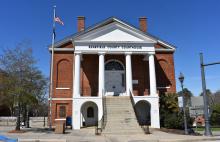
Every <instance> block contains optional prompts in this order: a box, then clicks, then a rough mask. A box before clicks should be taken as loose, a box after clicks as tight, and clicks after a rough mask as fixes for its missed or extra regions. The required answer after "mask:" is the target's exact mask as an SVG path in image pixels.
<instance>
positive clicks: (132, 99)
mask: <svg viewBox="0 0 220 142" xmlns="http://www.w3.org/2000/svg"><path fill="white" fill-rule="evenodd" d="M129 93H130V99H131V104H132V106H133V109H134V113H135V115H136V117H137V111H136V109H135V101H134V98H133V94H132V92H131V90H129Z"/></svg>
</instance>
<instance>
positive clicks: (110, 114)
mask: <svg viewBox="0 0 220 142" xmlns="http://www.w3.org/2000/svg"><path fill="white" fill-rule="evenodd" d="M105 103H106V110H105V113H106V114H105V116H104V122H105V124H106V126H105V129H104V130H103V134H135V133H136V134H140V133H143V130H142V128H141V127H140V126H139V124H138V122H137V118H136V115H135V113H134V109H133V106H132V103H131V100H130V97H128V96H126V97H106V102H105Z"/></svg>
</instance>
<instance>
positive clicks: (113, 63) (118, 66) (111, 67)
mask: <svg viewBox="0 0 220 142" xmlns="http://www.w3.org/2000/svg"><path fill="white" fill-rule="evenodd" d="M105 70H124V68H123V66H122V65H121V64H120V63H119V62H116V61H110V62H108V63H107V64H106V65H105Z"/></svg>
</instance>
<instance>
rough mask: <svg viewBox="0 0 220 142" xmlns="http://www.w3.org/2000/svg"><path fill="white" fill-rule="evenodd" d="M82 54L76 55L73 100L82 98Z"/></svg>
mask: <svg viewBox="0 0 220 142" xmlns="http://www.w3.org/2000/svg"><path fill="white" fill-rule="evenodd" d="M80 57H81V54H80V53H75V64H74V65H75V68H74V87H73V89H74V90H73V98H77V97H80V62H81V61H80Z"/></svg>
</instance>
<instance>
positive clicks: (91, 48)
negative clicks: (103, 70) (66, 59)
mask: <svg viewBox="0 0 220 142" xmlns="http://www.w3.org/2000/svg"><path fill="white" fill-rule="evenodd" d="M75 45H76V46H75V51H80V52H96V53H97V51H98V52H143V53H144V52H154V51H155V48H154V45H153V44H152V43H89V44H88V43H86V42H85V43H82V42H80V43H77V42H76V43H75Z"/></svg>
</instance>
